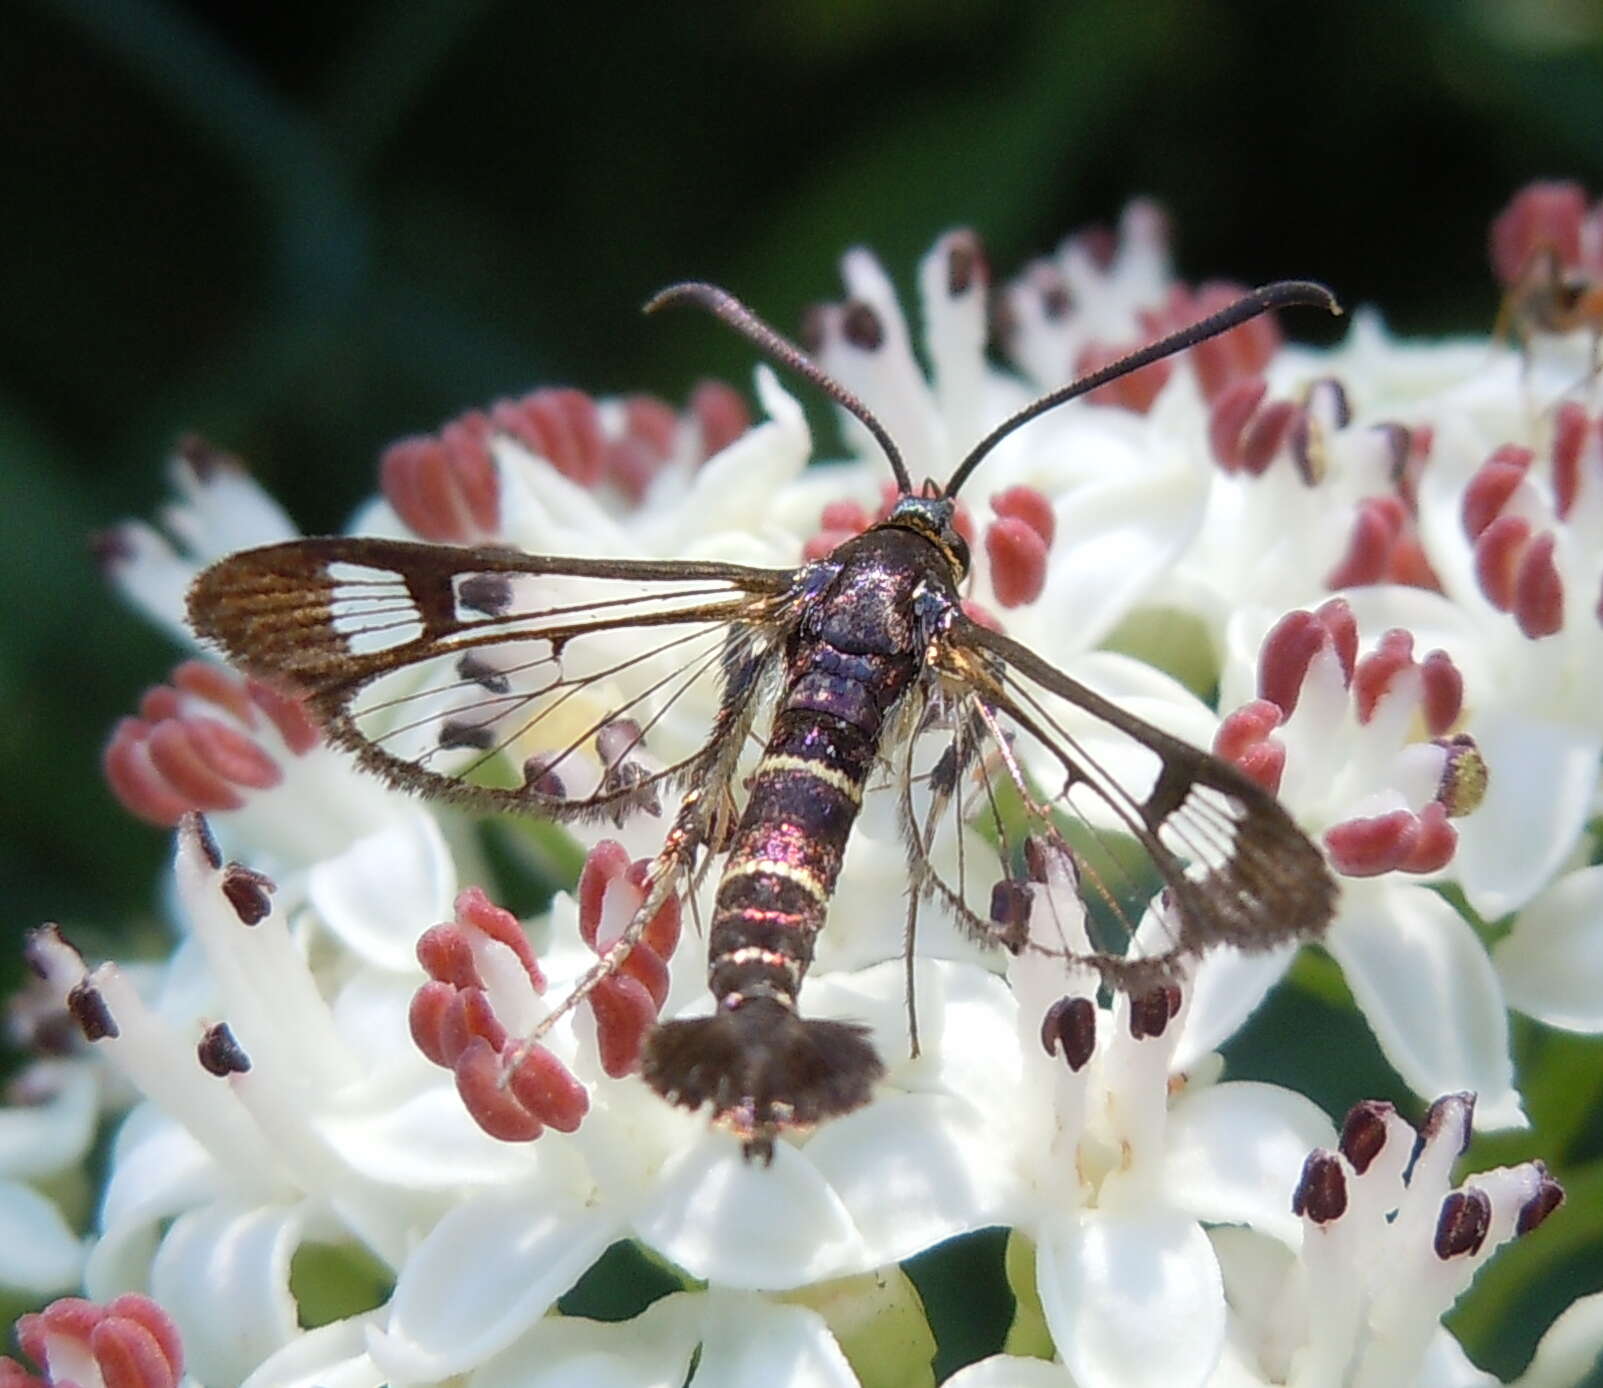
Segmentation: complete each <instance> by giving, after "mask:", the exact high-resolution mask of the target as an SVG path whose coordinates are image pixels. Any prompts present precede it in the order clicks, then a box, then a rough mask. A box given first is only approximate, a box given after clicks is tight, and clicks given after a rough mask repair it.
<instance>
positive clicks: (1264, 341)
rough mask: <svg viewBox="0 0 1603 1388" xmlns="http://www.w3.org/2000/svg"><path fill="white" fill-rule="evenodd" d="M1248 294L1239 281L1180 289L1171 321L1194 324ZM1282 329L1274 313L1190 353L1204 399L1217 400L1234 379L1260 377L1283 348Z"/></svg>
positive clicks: (1176, 294)
mask: <svg viewBox="0 0 1603 1388" xmlns="http://www.w3.org/2000/svg"><path fill="white" fill-rule="evenodd" d="M1244 293H1246V290H1245V289H1243V288H1242V286H1240V285H1238V284H1226V283H1219V282H1213V283H1208V284H1203V285H1199V286H1198V287H1197V290H1196V292H1195V293H1194V294H1189V295H1188V294H1187V293H1186V292H1185V291H1184V290H1177V291H1176V293H1175V294H1173V295H1172V296H1171V304H1170V309H1169V313H1168V317H1169V321H1170V322H1171V323H1172V324H1173V326H1175V327H1181V326H1183V325H1185V324H1187V323H1194V322H1196V321H1197V320H1198V319H1201V318H1205V317H1207V315H1208V314H1210V313H1216V312H1218V311H1219V310H1220V309H1222V308H1225V307H1227V306H1229V305H1230V304H1233V303H1235V302H1236V300H1237V299H1239V298H1241V296H1242V295H1243V294H1244ZM1280 341H1281V339H1280V329H1279V328H1278V327H1277V326H1276V325H1275V321H1274V317H1273V315H1272V314H1267V313H1266V314H1264V315H1263V316H1261V317H1259V318H1254V319H1253V320H1252V321H1251V322H1250V323H1243V324H1242V325H1241V326H1240V327H1239V328H1232V329H1231V330H1230V331H1229V332H1227V333H1220V334H1219V336H1217V337H1213V338H1209V339H1208V341H1206V342H1200V343H1198V344H1197V345H1196V346H1195V347H1193V348H1192V349H1191V350H1190V351H1189V352H1187V353H1186V355H1187V356H1188V357H1189V358H1190V359H1191V369H1192V371H1193V372H1195V373H1196V378H1197V386H1198V389H1200V390H1201V392H1202V398H1203V399H1204V400H1209V401H1212V400H1215V399H1217V398H1218V396H1219V394H1220V393H1221V392H1222V391H1223V390H1224V389H1225V387H1226V386H1228V385H1229V384H1230V383H1231V382H1232V381H1237V380H1240V379H1241V378H1242V377H1243V376H1256V375H1258V374H1259V373H1261V372H1262V371H1263V369H1264V368H1265V367H1266V366H1268V365H1269V362H1270V359H1271V358H1272V357H1273V356H1274V354H1275V353H1276V352H1277V351H1278V350H1279V348H1280Z"/></svg>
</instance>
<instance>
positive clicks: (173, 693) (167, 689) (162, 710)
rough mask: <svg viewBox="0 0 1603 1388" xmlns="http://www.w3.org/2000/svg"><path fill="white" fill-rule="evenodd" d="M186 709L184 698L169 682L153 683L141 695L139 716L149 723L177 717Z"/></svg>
mask: <svg viewBox="0 0 1603 1388" xmlns="http://www.w3.org/2000/svg"><path fill="white" fill-rule="evenodd" d="M183 711H184V698H183V695H181V694H180V693H179V692H178V691H177V690H176V689H174V688H173V687H172V686H171V685H168V684H157V685H152V686H151V687H150V688H149V689H147V690H146V691H145V692H144V693H143V694H141V695H140V696H139V716H140V717H141V718H143V719H144V720H145V721H146V722H147V723H160V722H162V721H164V720H165V719H168V718H177V717H179V715H181V714H182V713H183Z"/></svg>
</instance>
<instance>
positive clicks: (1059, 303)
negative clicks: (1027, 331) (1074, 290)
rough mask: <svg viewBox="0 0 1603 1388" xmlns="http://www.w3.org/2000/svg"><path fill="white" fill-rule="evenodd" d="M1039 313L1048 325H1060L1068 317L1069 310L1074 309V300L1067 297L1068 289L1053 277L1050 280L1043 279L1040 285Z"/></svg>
mask: <svg viewBox="0 0 1603 1388" xmlns="http://www.w3.org/2000/svg"><path fill="white" fill-rule="evenodd" d="M1040 292H1041V313H1042V314H1043V315H1044V316H1045V318H1046V321H1047V322H1048V323H1061V322H1062V321H1063V320H1064V319H1065V318H1067V317H1068V316H1069V310H1070V309H1071V308H1073V307H1074V300H1073V299H1072V298H1071V297H1070V296H1069V287H1068V285H1066V284H1064V283H1063V281H1062V280H1060V279H1057V278H1056V276H1053V277H1052V278H1051V279H1046V278H1045V277H1043V280H1042V283H1041V285H1040Z"/></svg>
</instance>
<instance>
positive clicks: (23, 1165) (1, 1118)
mask: <svg viewBox="0 0 1603 1388" xmlns="http://www.w3.org/2000/svg"><path fill="white" fill-rule="evenodd" d="M35 1070H37V1072H38V1077H39V1079H40V1081H41V1082H42V1083H48V1084H54V1085H55V1086H56V1088H55V1092H54V1093H53V1094H51V1096H50V1098H49V1099H48V1100H46V1101H45V1102H44V1103H42V1104H26V1105H17V1106H15V1107H7V1108H0V1175H5V1176H21V1177H32V1176H45V1175H48V1174H50V1173H51V1172H53V1171H60V1170H61V1169H62V1168H63V1167H67V1166H72V1165H73V1164H74V1163H76V1162H78V1161H79V1160H81V1159H82V1157H83V1154H84V1153H85V1152H86V1151H87V1150H88V1148H89V1140H90V1139H91V1138H92V1137H93V1136H94V1133H95V1122H96V1119H97V1118H98V1117H99V1109H100V1105H99V1103H98V1096H99V1092H100V1086H99V1084H98V1082H97V1081H96V1078H95V1067H94V1066H93V1065H92V1064H89V1063H87V1062H78V1061H50V1062H40V1064H39V1065H38V1066H37V1067H35ZM35 1070H30V1072H29V1073H30V1075H32V1074H33V1073H34V1072H35Z"/></svg>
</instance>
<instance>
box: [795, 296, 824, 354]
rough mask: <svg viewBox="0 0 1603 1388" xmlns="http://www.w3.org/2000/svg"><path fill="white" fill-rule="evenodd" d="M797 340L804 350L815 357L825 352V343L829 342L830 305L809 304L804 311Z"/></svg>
mask: <svg viewBox="0 0 1603 1388" xmlns="http://www.w3.org/2000/svg"><path fill="white" fill-rule="evenodd" d="M796 338H797V340H798V341H799V342H800V343H801V345H802V348H803V350H805V351H807V352H811V353H812V354H813V355H814V356H817V355H818V354H819V353H820V352H822V351H823V350H824V343H825V342H827V341H828V340H829V305H828V304H808V305H807V307H806V308H804V309H803V310H802V317H801V326H800V327H799V328H798V329H797V331H796Z"/></svg>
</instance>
